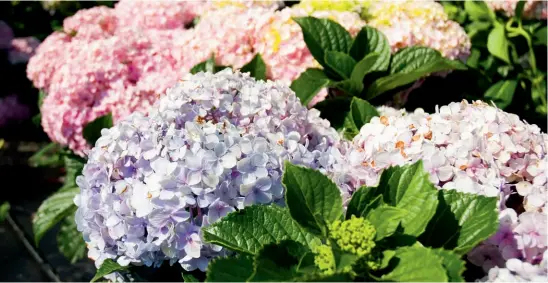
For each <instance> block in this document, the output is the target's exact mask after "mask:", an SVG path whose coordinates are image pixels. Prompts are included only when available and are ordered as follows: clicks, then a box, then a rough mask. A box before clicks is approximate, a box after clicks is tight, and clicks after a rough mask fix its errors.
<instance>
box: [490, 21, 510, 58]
mask: <svg viewBox="0 0 548 283" xmlns="http://www.w3.org/2000/svg"><path fill="white" fill-rule="evenodd" d="M508 48H509V43H508V39H507V38H506V32H505V30H504V26H503V25H500V24H498V25H495V28H493V29H492V30H491V32H490V33H489V37H488V38H487V50H489V53H491V54H492V55H493V56H495V57H497V58H499V59H501V60H503V61H504V62H506V63H510V57H509V55H508Z"/></svg>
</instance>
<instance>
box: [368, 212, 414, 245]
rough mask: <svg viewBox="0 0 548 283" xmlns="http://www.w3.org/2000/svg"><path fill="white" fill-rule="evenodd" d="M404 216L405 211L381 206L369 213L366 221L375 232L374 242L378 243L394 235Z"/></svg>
mask: <svg viewBox="0 0 548 283" xmlns="http://www.w3.org/2000/svg"><path fill="white" fill-rule="evenodd" d="M406 214H407V211H405V210H403V209H399V208H396V207H391V206H381V207H378V208H376V209H374V210H373V211H371V212H370V213H369V214H368V215H367V220H369V222H371V224H373V226H375V229H376V230H377V235H376V237H375V241H380V240H382V239H384V238H386V237H388V236H391V235H392V234H394V233H395V232H396V229H398V226H399V225H400V221H401V220H402V219H403V218H404V217H405V216H406Z"/></svg>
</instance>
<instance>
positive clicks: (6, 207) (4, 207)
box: [0, 201, 11, 223]
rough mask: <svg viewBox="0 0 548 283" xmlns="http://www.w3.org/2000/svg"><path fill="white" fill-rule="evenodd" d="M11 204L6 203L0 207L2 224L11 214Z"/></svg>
mask: <svg viewBox="0 0 548 283" xmlns="http://www.w3.org/2000/svg"><path fill="white" fill-rule="evenodd" d="M10 208H11V206H10V203H9V202H7V201H5V202H3V203H2V205H0V223H2V222H4V220H5V219H6V217H7V216H8V214H9V213H10Z"/></svg>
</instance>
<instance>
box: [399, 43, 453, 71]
mask: <svg viewBox="0 0 548 283" xmlns="http://www.w3.org/2000/svg"><path fill="white" fill-rule="evenodd" d="M442 59H443V56H442V55H441V53H440V52H439V51H437V50H435V49H432V48H428V47H423V46H412V47H407V48H403V49H401V50H400V51H398V52H396V54H394V56H392V62H390V74H396V73H409V72H412V71H415V70H417V69H419V68H421V67H422V66H424V65H426V64H428V63H431V62H436V61H439V60H442Z"/></svg>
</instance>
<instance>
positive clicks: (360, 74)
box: [350, 53, 381, 92]
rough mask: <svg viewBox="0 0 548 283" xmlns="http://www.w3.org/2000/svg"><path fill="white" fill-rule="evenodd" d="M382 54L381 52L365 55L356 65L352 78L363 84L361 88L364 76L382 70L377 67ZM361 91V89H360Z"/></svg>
mask: <svg viewBox="0 0 548 283" xmlns="http://www.w3.org/2000/svg"><path fill="white" fill-rule="evenodd" d="M379 58H380V55H379V53H370V54H367V56H365V58H363V59H362V60H361V61H359V62H358V63H357V64H356V66H354V69H353V70H352V73H351V74H350V79H351V80H352V81H354V82H356V83H358V84H360V85H361V89H362V90H363V78H364V77H365V75H367V74H369V73H371V72H375V71H381V70H378V69H375V67H377V65H378V64H377V61H378V60H379ZM360 92H361V90H360Z"/></svg>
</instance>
